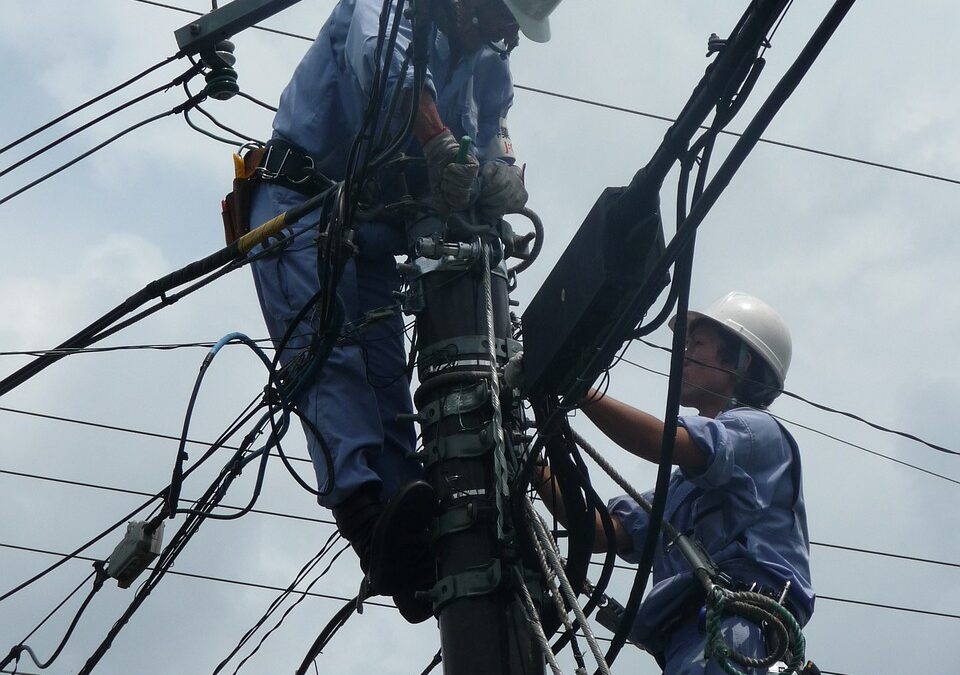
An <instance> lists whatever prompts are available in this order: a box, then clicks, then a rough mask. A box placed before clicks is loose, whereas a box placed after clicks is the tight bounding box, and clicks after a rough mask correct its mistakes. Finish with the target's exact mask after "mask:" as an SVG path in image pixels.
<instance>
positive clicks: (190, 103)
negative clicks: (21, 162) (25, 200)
mask: <svg viewBox="0 0 960 675" xmlns="http://www.w3.org/2000/svg"><path fill="white" fill-rule="evenodd" d="M205 96H206V95H205V94H200V95H198V97H197V99H196V100H190V101H185V102H184V103H181V104H180V105H178V106H175V107H173V108H171V109H170V110H167V111H165V112H162V113H158V114H156V115H153V116H152V117H148V118H147V119H145V120H143V121H141V122H137V123H136V124H134V125H132V126H129V127H127V128H126V129H124V130H123V131H121V132H119V133H117V134H114V135H113V136H111V137H110V138H108V139H107V140H105V141H103V142H102V143H100V144H98V145H96V146H94V147H92V148H91V149H89V150H87V151H86V152H83V153H81V154H80V155H78V156H76V157H74V158H73V159H71V160H70V161H68V162H66V163H65V164H61V165H60V166H58V167H57V168H56V169H54V170H53V171H50V172H48V173H46V174H44V175H43V176H41V177H40V178H37V179H36V180H34V181H32V182H30V183H27V184H26V185H24V186H23V187H21V188H19V189H17V190H14V191H13V192H11V193H10V194H8V195H6V196H5V197H3V198H2V199H0V206H2V205H3V204H6V203H7V202H8V201H10V200H11V199H13V198H14V197H17V196H19V195H21V194H23V193H24V192H26V191H27V190H30V189H32V188H35V187H36V186H38V185H40V184H41V183H43V182H45V181H47V180H49V179H50V178H53V177H54V176H56V175H57V174H59V173H61V172H62V171H65V170H67V169H69V168H70V167H71V166H73V165H74V164H77V163H78V162H80V161H82V160H84V159H86V158H87V157H89V156H90V155H92V154H94V153H96V152H98V151H100V150H102V149H103V148H105V147H107V146H108V145H110V144H111V143H113V142H114V141H117V140H119V139H121V138H123V137H124V136H126V135H127V134H129V133H131V132H133V131H136V130H137V129H140V128H141V127H145V126H146V125H148V124H150V123H152V122H156V121H157V120H161V119H163V118H164V117H169V116H170V115H179V114H180V113H182V112H183V111H185V110H189V109H190V108H192V107H193V106H195V105H196V104H197V103H199V102H200V101H202V100H203V98H204V97H205Z"/></svg>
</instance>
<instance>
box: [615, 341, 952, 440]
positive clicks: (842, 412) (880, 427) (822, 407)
mask: <svg viewBox="0 0 960 675" xmlns="http://www.w3.org/2000/svg"><path fill="white" fill-rule="evenodd" d="M640 342H642V343H643V344H645V345H647V346H648V347H653V348H654V349H660V350H662V351H667V352H669V351H670V350H669V349H668V348H666V347H663V346H661V345H658V344H656V343H654V342H648V341H647V340H642V339H641V340H640ZM624 360H626V359H624ZM628 363H630V365H633V366H638V367H641V368H642V366H639V364H636V363H632V362H630V361H628ZM697 365H700V366H703V367H705V368H713V369H714V370H721V371H723V372H725V373H730V374H736V373H734V372H733V371H732V370H730V369H729V368H723V367H721V366H712V365H709V364H706V363H701V362H700V361H697ZM748 381H751V382H753V383H754V384H763V383H762V382H756V381H754V380H748ZM780 393H781V394H783V395H784V396H787V397H789V398H792V399H795V400H797V401H800V402H802V403H806V404H807V405H810V406H813V407H814V408H817V409H819V410H823V411H825V412H828V413H833V414H834V415H842V416H844V417H849V418H850V419H852V420H856V421H857V422H861V423H863V424H866V425H867V426H868V427H871V428H873V429H876V430H877V431H882V432H884V433H887V434H893V435H895V436H902V437H903V438H906V439H908V440H911V441H915V442H917V443H920V444H921V445H925V446H927V447H928V448H932V449H933V450H937V451H938V452H942V453H944V454H947V455H957V456H960V451H958V450H951V449H950V448H946V447H944V446H942V445H938V444H936V443H931V442H930V441H927V440H924V439H922V438H920V437H918V436H915V435H913V434H911V433H908V432H906V431H897V430H896V429H890V428H889V427H885V426H883V425H881V424H877V423H876V422H871V421H870V420H868V419H866V418H864V417H861V416H860V415H857V414H855V413H852V412H847V411H845V410H839V409H837V408H831V407H830V406H827V405H824V404H822V403H817V402H816V401H811V400H810V399H808V398H804V397H803V396H801V395H800V394H795V393H793V392H792V391H788V390H786V389H781V390H780Z"/></svg>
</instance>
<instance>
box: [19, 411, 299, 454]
mask: <svg viewBox="0 0 960 675" xmlns="http://www.w3.org/2000/svg"><path fill="white" fill-rule="evenodd" d="M0 412H9V413H15V414H17V415H27V416H29V417H38V418H41V419H47V420H55V421H57V422H69V423H70V424H79V425H81V426H86V427H94V428H95V429H106V430H107V431H122V432H123V433H127V434H135V435H137V436H147V437H149V438H160V439H163V440H167V441H178V442H179V441H180V436H173V435H171V434H161V433H157V432H154V431H144V430H142V429H132V428H129V427H120V426H115V425H113V424H102V423H100V422H89V421H87V420H80V419H76V418H72V417H61V416H59V415H48V414H45V413H38V412H33V411H30V410H18V409H16V408H7V407H5V406H0ZM186 442H187V443H190V444H193V445H203V446H206V447H210V446H211V445H213V443H212V442H208V441H198V440H195V439H191V438H188V439H187V440H186ZM219 447H221V448H225V449H227V450H239V449H240V448H239V447H237V446H233V445H226V444H224V445H220V446H219ZM288 459H291V460H294V461H297V462H310V463H312V462H311V460H309V459H307V458H305V457H288Z"/></svg>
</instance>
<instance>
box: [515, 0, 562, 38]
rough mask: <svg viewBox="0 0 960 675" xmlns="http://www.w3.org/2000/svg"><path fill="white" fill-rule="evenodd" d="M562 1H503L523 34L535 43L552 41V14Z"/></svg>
mask: <svg viewBox="0 0 960 675" xmlns="http://www.w3.org/2000/svg"><path fill="white" fill-rule="evenodd" d="M560 2H561V0H503V4H505V5H506V6H507V9H509V10H510V13H511V14H513V17H514V18H515V19H516V20H517V24H519V26H520V30H522V31H523V34H524V35H526V36H527V37H528V38H530V39H531V40H533V41H534V42H547V41H548V40H549V39H550V19H549V17H550V13H551V12H552V11H553V10H554V9H556V8H557V5H559V4H560Z"/></svg>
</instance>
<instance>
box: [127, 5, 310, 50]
mask: <svg viewBox="0 0 960 675" xmlns="http://www.w3.org/2000/svg"><path fill="white" fill-rule="evenodd" d="M133 2H138V3H140V4H141V5H153V6H154V7H161V8H163V9H170V10H173V11H175V12H181V13H183V14H190V15H192V16H203V15H204V12H198V11H196V10H193V9H187V8H185V7H176V6H174V5H168V4H166V3H163V2H154V1H153V0H133ZM251 28H253V29H254V30H260V31H263V32H265V33H273V34H274V35H282V36H284V37H291V38H297V39H298V40H306V41H308V42H313V38H312V37H308V36H306V35H297V34H296V33H288V32H287V31H285V30H277V29H275V28H267V27H265V26H251Z"/></svg>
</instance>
